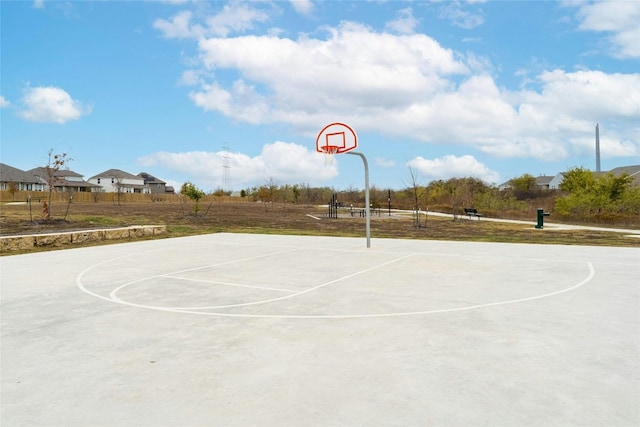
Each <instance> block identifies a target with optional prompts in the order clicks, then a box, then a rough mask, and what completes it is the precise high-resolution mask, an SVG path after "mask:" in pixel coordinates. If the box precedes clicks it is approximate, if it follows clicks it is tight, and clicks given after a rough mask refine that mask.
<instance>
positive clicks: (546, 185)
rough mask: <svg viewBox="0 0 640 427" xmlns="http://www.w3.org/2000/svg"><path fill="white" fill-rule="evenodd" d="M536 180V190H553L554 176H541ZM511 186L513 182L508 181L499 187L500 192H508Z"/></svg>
mask: <svg viewBox="0 0 640 427" xmlns="http://www.w3.org/2000/svg"><path fill="white" fill-rule="evenodd" d="M535 178H536V182H535V184H534V185H535V189H536V190H549V189H550V188H551V182H552V181H553V178H554V177H553V176H548V175H540V176H537V177H535ZM511 187H512V186H511V180H509V181H507V182H503V183H502V184H499V185H498V190H508V189H510V188H511Z"/></svg>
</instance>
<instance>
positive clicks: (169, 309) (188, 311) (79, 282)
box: [76, 247, 595, 319]
mask: <svg viewBox="0 0 640 427" xmlns="http://www.w3.org/2000/svg"><path fill="white" fill-rule="evenodd" d="M303 249H312V248H308V247H306V248H295V249H288V250H283V251H277V252H273V253H269V254H262V255H257V256H253V257H247V258H242V259H237V260H230V261H225V262H221V263H217V264H212V265H207V266H200V267H195V268H189V269H184V270H179V271H175V272H172V273H168V274H161V275H154V276H149V277H145V278H141V279H138V280H135V281H131V282H128V283H125V284H123V285H121V286H118V287H117V288H116V289H114V290H112V291H111V292H110V294H109V297H105V296H103V295H99V294H97V293H95V292H92V291H89V290H88V289H87V288H86V286H85V285H84V284H83V283H82V278H83V276H84V275H85V274H86V273H87V272H89V271H90V270H91V269H92V268H95V267H97V266H99V265H104V264H106V263H108V262H110V261H113V260H117V259H122V258H126V257H128V256H131V255H127V256H122V257H117V258H113V259H111V260H106V261H103V262H100V263H98V264H95V265H94V266H91V267H88V268H87V269H85V270H83V271H82V272H81V273H80V274H79V275H78V277H77V278H76V284H77V285H78V287H79V288H80V289H81V290H82V291H83V292H85V293H87V294H90V295H92V296H95V297H97V298H100V299H103V300H106V301H110V302H115V303H118V304H123V305H128V306H133V307H138V308H146V309H151V310H159V311H167V312H175V313H185V314H199V315H206V316H222V317H245V318H291V319H354V318H375V317H398V316H415V315H428V314H438V313H451V312H459V311H466V310H475V309H481V308H487V307H492V306H500V305H507V304H515V303H521V302H526V301H534V300H538V299H542V298H548V297H551V296H555V295H559V294H562V293H565V292H570V291H573V290H575V289H578V288H579V287H581V286H583V285H584V284H586V283H588V282H589V281H590V280H591V279H592V278H593V277H594V276H595V269H594V266H593V264H592V263H591V262H585V264H586V265H587V267H588V269H589V274H588V275H587V277H586V278H585V279H583V280H582V281H580V282H578V283H577V284H576V285H574V286H570V287H568V288H565V289H561V290H558V291H554V292H549V293H545V294H542V295H536V296H530V297H525V298H517V299H511V300H507V301H498V302H491V303H484V304H474V305H468V306H462V307H455V308H447V309H437V310H425V311H411V312H394V313H371V314H354V315H350V314H345V315H281V314H238V313H221V312H203V311H200V310H217V309H223V308H225V309H226V308H239V307H248V306H256V305H262V304H268V303H272V302H278V301H284V300H287V299H291V298H296V297H298V296H300V295H304V294H307V293H309V292H313V291H315V290H318V289H321V288H323V287H326V286H329V285H331V284H334V283H337V282H340V281H343V280H347V279H349V278H352V277H355V276H358V275H361V274H364V273H367V272H370V271H373V270H376V269H380V268H382V267H385V266H387V265H390V264H393V263H396V262H399V261H401V260H404V259H407V258H409V257H412V256H415V255H424V253H410V254H408V255H404V256H401V257H397V258H394V259H392V260H390V261H387V262H385V263H381V264H379V265H376V266H373V267H370V268H366V269H363V270H359V271H356V272H354V273H351V274H348V275H345V276H342V277H339V278H336V279H333V280H330V281H327V282H324V283H321V284H319V285H317V286H314V287H311V288H308V289H305V290H302V291H294V290H290V289H281V288H271V287H264V286H256V285H242V284H237V283H224V282H215V281H207V280H198V279H188V278H184V277H179V276H176V275H178V274H180V273H184V272H192V271H197V270H203V269H206V268H212V267H216V266H221V265H230V264H234V263H238V262H243V261H249V260H254V259H260V258H265V257H269V256H272V255H278V254H286V253H291V252H296V251H300V250H303ZM337 250H338V249H337ZM439 255H440V256H453V257H455V256H459V254H448V255H447V254H442V253H440V254H439ZM472 257H479V256H478V255H476V256H472ZM480 257H481V256H480ZM526 259H528V260H531V258H526ZM540 260H541V261H547V262H548V261H555V262H569V263H576V262H577V263H579V264H582V262H581V261H561V260H549V259H546V260H543V259H540ZM158 277H166V278H172V279H176V280H193V281H202V282H206V283H213V284H222V285H225V286H239V287H246V288H254V289H259V290H265V291H276V292H287V293H289V295H285V296H281V297H276V298H270V299H265V300H260V301H252V302H245V303H238V304H226V305H215V306H206V307H162V306H154V305H147V304H137V303H133V302H129V301H125V300H122V299H121V298H119V297H118V296H117V294H118V292H119V291H120V290H122V289H123V288H126V287H128V286H132V285H134V284H137V283H140V282H143V281H146V280H150V279H153V278H158ZM196 310H198V311H196Z"/></svg>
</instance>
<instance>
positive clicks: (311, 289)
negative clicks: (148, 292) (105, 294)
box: [109, 254, 413, 310]
mask: <svg viewBox="0 0 640 427" xmlns="http://www.w3.org/2000/svg"><path fill="white" fill-rule="evenodd" d="M410 256H413V254H409V255H405V256H402V257H400V258H396V259H393V260H391V261H387V262H385V263H382V264H378V265H376V266H374V267H370V268H365V269H364V270H360V271H356V272H355V273H351V274H347V275H346V276H342V277H339V278H337V279H333V280H330V281H328V282H325V283H321V284H319V285H317V286H314V287H311V288H308V289H304V290H302V291H298V292H296V293H293V294H291V295H285V296H283V297H277V298H270V299H266V300H261V301H252V302H245V303H238V304H226V305H214V306H210V307H198V308H197V310H205V309H209V310H214V309H220V308H237V307H248V306H251V305H259V304H268V303H271V302H277V301H283V300H286V299H289V298H295V297H298V296H300V295H304V294H306V293H309V292H313V291H315V290H317V289H320V288H324V287H325V286H329V285H331V284H334V283H337V282H340V281H342V280H346V279H350V278H352V277H355V276H359V275H361V274H364V273H368V272H369V271H373V270H377V269H379V268H382V267H385V266H387V265H389V264H393V263H394V262H398V261H401V260H403V259H406V258H409V257H410ZM155 277H157V276H152V277H149V278H144V279H140V280H135V281H133V282H129V283H126V284H124V285H122V286H120V287H118V288H117V289H115V290H113V291H112V292H111V294H109V295H110V297H111V299H112V300H113V301H114V302H117V303H120V304H127V305H133V306H135V307H145V308H153V306H144V305H143V306H140V305H138V304H135V303H129V302H127V301H124V300H122V299H120V298H118V297H117V295H116V294H117V293H118V291H120V290H121V289H122V288H125V287H127V286H129V285H133V284H135V283H138V282H141V281H145V280H148V279H150V278H155ZM158 308H160V307H158ZM164 308H166V307H164ZM170 308H172V309H175V310H183V309H184V310H194V309H195V308H194V307H170Z"/></svg>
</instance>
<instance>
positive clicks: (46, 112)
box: [19, 86, 91, 124]
mask: <svg viewBox="0 0 640 427" xmlns="http://www.w3.org/2000/svg"><path fill="white" fill-rule="evenodd" d="M22 104H23V109H22V110H21V111H20V112H19V115H20V116H21V117H22V118H23V119H25V120H29V121H32V122H44V123H59V124H63V123H66V122H68V121H70V120H77V119H79V118H80V117H81V116H82V115H85V114H89V113H90V112H91V107H89V106H85V105H83V104H82V103H81V102H79V101H77V100H74V99H73V98H71V95H69V94H68V93H67V92H66V91H65V90H64V89H61V88H58V87H54V86H45V87H33V88H32V87H28V88H27V89H26V91H25V94H24V96H23V97H22Z"/></svg>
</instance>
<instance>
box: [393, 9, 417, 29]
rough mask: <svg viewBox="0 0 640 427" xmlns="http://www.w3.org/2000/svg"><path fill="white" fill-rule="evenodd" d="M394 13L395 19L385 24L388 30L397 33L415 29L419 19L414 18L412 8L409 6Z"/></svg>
mask: <svg viewBox="0 0 640 427" xmlns="http://www.w3.org/2000/svg"><path fill="white" fill-rule="evenodd" d="M396 15H397V17H396V19H394V20H392V21H389V22H387V23H386V24H385V27H386V28H387V29H388V30H391V31H394V32H396V33H399V34H411V33H413V32H414V31H415V29H416V27H417V26H418V24H419V21H418V20H417V19H416V18H414V16H413V10H412V9H411V8H410V7H407V8H405V9H401V10H399V11H398V13H397V14H396Z"/></svg>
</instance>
